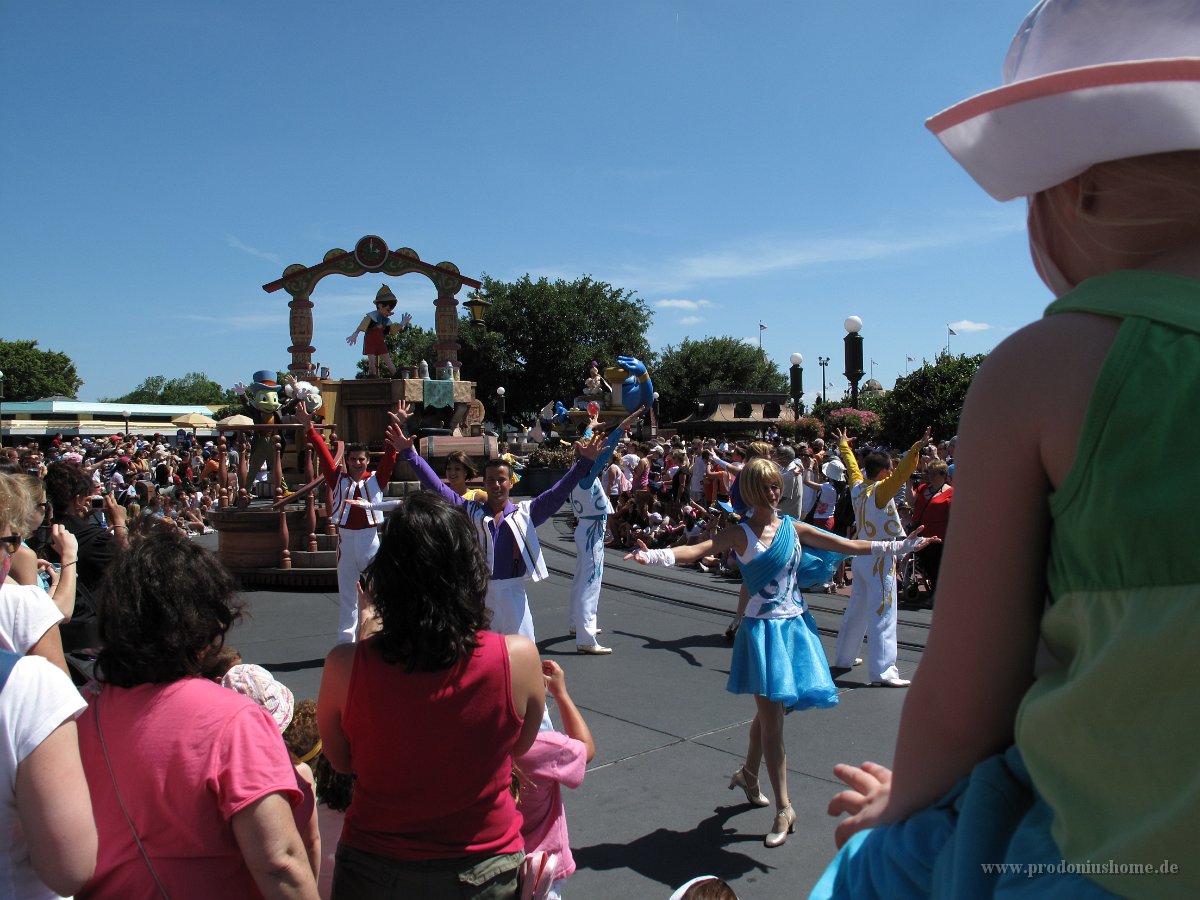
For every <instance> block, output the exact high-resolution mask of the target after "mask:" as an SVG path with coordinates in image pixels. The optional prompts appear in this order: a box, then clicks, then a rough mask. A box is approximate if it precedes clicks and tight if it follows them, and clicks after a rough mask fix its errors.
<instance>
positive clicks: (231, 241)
mask: <svg viewBox="0 0 1200 900" xmlns="http://www.w3.org/2000/svg"><path fill="white" fill-rule="evenodd" d="M225 243H227V244H228V245H229V246H230V247H233V248H234V249H235V250H241V251H242V252H243V253H249V254H250V255H251V256H257V257H258V258H259V259H265V260H266V261H267V262H271V263H274V264H275V265H277V266H281V265H283V260H281V259H280V258H279V257H278V256H276V255H275V254H274V253H267V252H266V251H263V250H256V249H254V248H253V247H251V246H249V245H248V244H243V243H242V242H241V241H239V240H238V239H237V238H235V237H234V236H233V235H232V234H229V233H228V232H226V234H225Z"/></svg>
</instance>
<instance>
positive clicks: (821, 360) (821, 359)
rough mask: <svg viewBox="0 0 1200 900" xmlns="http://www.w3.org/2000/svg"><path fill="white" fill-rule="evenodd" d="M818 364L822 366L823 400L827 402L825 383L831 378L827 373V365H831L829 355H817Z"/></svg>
mask: <svg viewBox="0 0 1200 900" xmlns="http://www.w3.org/2000/svg"><path fill="white" fill-rule="evenodd" d="M817 365H819V366H820V367H821V402H822V403H826V402H827V401H826V400H825V384H826V382H827V381H828V380H829V379H828V378H827V376H826V375H825V367H826V366H828V365H829V357H828V356H818V357H817Z"/></svg>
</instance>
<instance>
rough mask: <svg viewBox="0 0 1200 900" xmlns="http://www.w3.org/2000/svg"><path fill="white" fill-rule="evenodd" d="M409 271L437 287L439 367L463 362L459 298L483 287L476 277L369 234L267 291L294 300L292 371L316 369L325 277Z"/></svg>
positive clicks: (296, 269) (293, 269) (293, 268)
mask: <svg viewBox="0 0 1200 900" xmlns="http://www.w3.org/2000/svg"><path fill="white" fill-rule="evenodd" d="M410 272H420V273H421V274H422V275H425V276H427V277H428V278H429V280H430V281H432V282H433V285H434V287H435V288H437V299H435V300H434V301H433V305H434V307H435V309H436V312H435V313H434V333H435V334H436V335H437V363H438V365H441V364H443V363H447V362H457V361H458V348H459V343H458V300H457V298H456V295H457V294H458V292H459V291H461V290H462V287H463V285H467V286H469V287H472V288H475V289H479V288H481V287H483V283H482V282H480V281H476V280H475V279H474V278H468V277H467V276H466V275H463V274H462V273H461V272H459V270H458V266H456V265H455V264H454V263H452V262H440V263H438V264H437V265H432V264H430V263H427V262H424V261H422V259H421V258H420V257H419V256H418V255H417V252H416V251H415V250H413V249H411V248H410V247H401V248H400V249H398V250H389V249H388V246H387V244H386V243H385V242H384V240H383V238H381V237H379V236H378V235H374V234H368V235H366V236H365V237H363V238H362V239H360V240H359V241H358V243H356V244H355V245H354V250H353V251H346V250H342V249H340V248H334V249H333V250H330V251H329V252H328V253H326V254H325V257H324V259H322V260H321V262H319V263H317V264H316V265H315V266H303V265H301V264H299V263H293V264H292V265H290V266H288V267H287V268H286V269H284V270H283V277H282V278H279V279H278V280H276V281H272V282H270V283H269V284H264V285H263V286H262V288H263V290H264V291H266V292H267V293H268V294H273V293H275V292H276V291H278V290H281V289H282V290H285V291H287V292H288V294H290V295H291V298H292V299H291V300H290V301H288V309H290V310H291V314H290V315H289V317H288V329H289V331H290V332H291V339H292V345H291V346H290V347H288V352H289V353H291V354H292V361H291V364H290V365H288V371H289V372H291V373H292V374H294V375H296V376H298V377H300V376H307V375H311V374H312V372H313V369H314V365H313V361H312V355H313V353H314V352H315V350H316V347H314V346H313V345H312V337H313V319H312V310H313V302H312V292H313V289H314V288H315V287H316V286H317V282H319V281H320V280H321V279H322V278H324V277H325V276H326V275H348V276H350V277H351V278H357V277H359V276H360V275H366V274H368V273H372V274H380V275H407V274H409V273H410Z"/></svg>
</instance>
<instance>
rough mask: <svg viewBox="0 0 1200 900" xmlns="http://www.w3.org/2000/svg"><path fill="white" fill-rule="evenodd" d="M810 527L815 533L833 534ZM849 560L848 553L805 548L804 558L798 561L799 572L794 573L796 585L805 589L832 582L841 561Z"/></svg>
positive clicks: (814, 526)
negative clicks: (815, 530)
mask: <svg viewBox="0 0 1200 900" xmlns="http://www.w3.org/2000/svg"><path fill="white" fill-rule="evenodd" d="M812 527H813V528H816V529H817V531H824V532H825V533H826V534H833V532H832V531H826V530H825V529H824V528H817V526H816V525H813V526H812ZM849 558H850V554H849V553H842V552H841V551H839V550H820V549H818V548H816V547H809V546H805V547H804V556H803V558H802V559H801V560H800V570H799V571H798V572H796V584H798V585H800V587H801V588H806V587H811V586H812V585H814V584H825V583H826V582H827V581H832V580H833V573H834V572H835V571H837V567H838V566H839V565H841V563H842V560H844V559H849Z"/></svg>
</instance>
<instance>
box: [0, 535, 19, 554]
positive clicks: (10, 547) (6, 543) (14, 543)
mask: <svg viewBox="0 0 1200 900" xmlns="http://www.w3.org/2000/svg"><path fill="white" fill-rule="evenodd" d="M22 540H23V538H22V537H21V535H19V534H10V535H7V536H5V537H0V547H3V548H4V549H5V550H7V551H8V552H9V555H12V554H13V553H16V552H17V550H18V549H20V547H21V541H22Z"/></svg>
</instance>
